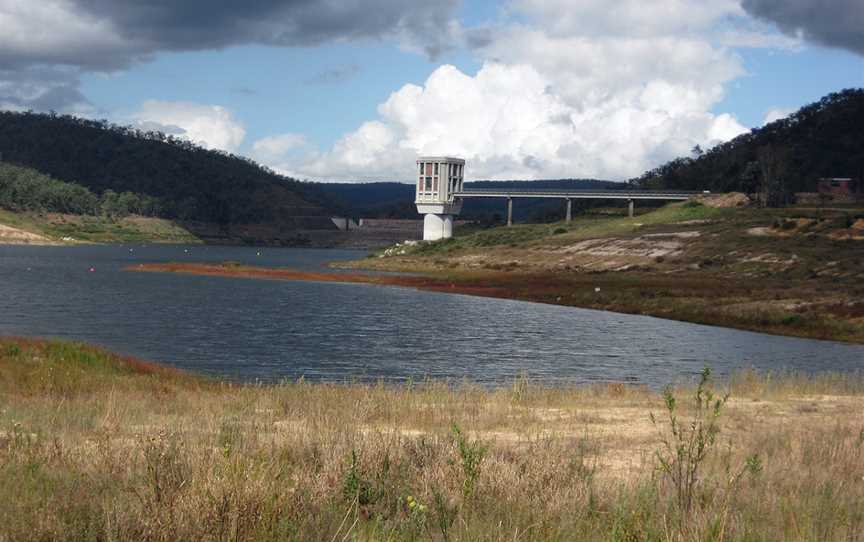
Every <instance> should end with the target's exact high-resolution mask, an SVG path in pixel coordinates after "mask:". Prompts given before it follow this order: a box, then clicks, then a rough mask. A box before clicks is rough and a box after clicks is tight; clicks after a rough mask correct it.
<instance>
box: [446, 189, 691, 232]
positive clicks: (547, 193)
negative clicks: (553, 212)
mask: <svg viewBox="0 0 864 542" xmlns="http://www.w3.org/2000/svg"><path fill="white" fill-rule="evenodd" d="M706 193H708V192H707V191H706V192H695V191H669V190H561V189H557V188H539V189H519V190H511V189H506V188H502V189H498V188H470V189H468V190H462V191H459V192H455V193H453V197H454V198H507V225H508V226H512V225H513V199H514V198H553V199H563V200H565V201H566V202H567V222H570V221H571V220H572V218H573V207H572V206H573V200H574V199H619V200H627V215H628V216H629V217H631V218H632V217H633V209H634V207H635V204H634V202H635V201H636V200H661V201H684V200H688V199H690V198H692V197H693V196H697V195H701V194H706Z"/></svg>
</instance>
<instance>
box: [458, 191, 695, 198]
mask: <svg viewBox="0 0 864 542" xmlns="http://www.w3.org/2000/svg"><path fill="white" fill-rule="evenodd" d="M703 193H704V192H688V191H667V190H658V191H652V190H558V189H551V188H550V189H543V188H540V189H533V190H499V189H482V188H474V189H470V190H463V191H462V192H456V193H455V194H453V196H454V197H457V198H558V199H626V200H636V199H641V200H687V199H690V198H691V197H693V196H696V195H700V194H703Z"/></svg>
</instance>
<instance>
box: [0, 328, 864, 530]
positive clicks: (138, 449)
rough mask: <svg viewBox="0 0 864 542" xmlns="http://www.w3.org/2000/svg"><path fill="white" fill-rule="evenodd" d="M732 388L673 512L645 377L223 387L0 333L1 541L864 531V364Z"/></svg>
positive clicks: (683, 392)
mask: <svg viewBox="0 0 864 542" xmlns="http://www.w3.org/2000/svg"><path fill="white" fill-rule="evenodd" d="M719 387H720V388H723V389H725V387H726V385H721V386H719ZM728 388H729V391H730V392H731V399H730V400H729V402H728V403H727V405H726V407H725V409H724V410H723V412H722V413H721V417H720V418H719V423H720V428H721V431H720V433H719V436H718V441H717V444H716V446H715V447H714V448H713V449H712V450H711V452H710V453H709V454H708V456H707V457H706V459H705V461H704V464H703V465H702V471H701V473H702V475H701V476H700V482H699V484H698V486H697V490H696V494H695V499H694V503H695V504H694V505H693V506H692V508H690V509H689V510H684V509H681V507H680V506H679V505H678V504H676V500H675V498H674V488H673V487H671V485H670V483H669V481H668V480H667V479H666V478H664V477H663V476H662V474H661V473H660V472H659V471H658V470H657V462H656V456H655V453H656V452H657V451H658V450H660V449H661V438H662V436H663V435H665V436H667V437H668V436H669V435H668V433H666V431H667V430H668V426H667V424H665V422H664V421H663V420H664V419H665V418H664V416H665V410H664V403H663V398H662V397H661V396H660V394H658V393H655V392H652V391H649V390H645V389H641V388H632V387H627V386H623V385H617V384H612V385H604V386H594V387H575V388H557V387H545V386H540V385H535V384H532V383H531V382H528V381H525V380H517V381H515V382H512V383H510V384H508V385H506V386H502V387H500V388H497V389H491V390H490V389H483V388H480V387H476V386H473V385H471V384H468V383H465V384H463V385H459V386H448V385H445V384H443V383H440V382H422V383H416V384H405V385H400V386H389V385H383V384H380V385H332V384H311V383H306V382H293V383H285V384H282V385H276V386H251V385H250V386H237V385H229V384H225V383H220V382H214V381H208V380H203V379H198V378H194V377H191V376H189V375H185V374H182V373H178V372H176V371H171V370H166V369H162V368H159V367H158V366H153V365H149V364H145V363H141V362H139V361H136V360H131V359H128V358H120V357H117V356H113V355H111V354H109V353H106V352H104V351H101V350H99V349H94V348H91V347H86V346H82V345H77V344H69V343H58V342H43V341H33V340H20V339H2V340H0V540H34V539H36V540H62V539H69V540H80V539H94V540H126V539H148V540H168V539H172V540H176V539H183V540H186V539H201V540H228V539H231V540H240V539H242V540H259V539H280V540H282V539H292V540H349V539H357V540H414V539H418V540H428V539H433V540H682V541H683V540H861V539H862V536H864V534H862V533H864V415H862V414H864V376H862V375H860V374H858V375H823V376H818V377H808V376H804V375H795V374H782V375H760V374H755V373H749V372H748V373H740V374H738V375H736V376H735V378H733V379H732V380H731V381H730V382H729V383H728ZM692 392H693V390H692V389H680V390H676V396H677V397H678V400H679V403H680V405H681V407H682V408H683V409H684V410H683V411H681V412H680V413H679V415H680V416H681V417H682V419H683V420H689V419H690V416H691V415H692V410H691V409H689V407H688V406H687V404H688V403H689V401H688V399H687V398H688V396H690V395H691V394H692ZM651 412H653V413H655V414H656V415H657V419H658V422H659V424H658V426H654V425H653V424H652V423H651V421H650V418H649V413H651ZM454 428H458V429H454ZM754 454H757V455H758V457H759V459H760V461H761V465H762V469H761V471H759V470H758V469H751V470H749V471H747V472H744V471H742V470H741V469H742V466H743V465H744V464H745V458H746V457H748V456H752V455H754ZM739 472H744V474H742V475H741V476H740V477H737V478H736V474H738V473H739ZM409 496H410V497H411V499H408V497H409ZM412 502H413V503H414V504H411V503H412Z"/></svg>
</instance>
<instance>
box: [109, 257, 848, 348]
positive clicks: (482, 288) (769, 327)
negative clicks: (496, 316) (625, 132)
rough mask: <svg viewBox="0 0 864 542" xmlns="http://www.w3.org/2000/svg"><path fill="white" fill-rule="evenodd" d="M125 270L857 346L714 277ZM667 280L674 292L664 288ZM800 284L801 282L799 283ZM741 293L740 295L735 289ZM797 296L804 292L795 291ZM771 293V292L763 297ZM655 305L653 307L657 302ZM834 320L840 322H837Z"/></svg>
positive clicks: (184, 267) (181, 266) (829, 321)
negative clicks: (614, 317) (373, 291)
mask: <svg viewBox="0 0 864 542" xmlns="http://www.w3.org/2000/svg"><path fill="white" fill-rule="evenodd" d="M125 270H126V271H139V272H158V273H183V274H192V275H207V276H220V277H234V278H249V279H263V280H300V281H314V282H336V283H340V282H341V283H354V284H371V285H378V286H401V287H406V288H415V289H418V290H425V291H433V292H445V293H453V294H463V295H475V296H481V297H493V298H501V299H516V300H520V301H529V302H535V303H547V304H553V305H563V306H570V307H580V308H586V309H595V310H605V311H612V312H619V313H626V314H643V315H649V316H655V317H659V318H666V319H670V320H678V321H683V322H690V323H695V324H703V325H713V326H720V327H727V328H735V329H743V330H748V331H757V332H761V333H770V334H775V335H785V336H793V337H805V338H812V339H822V340H833V341H842V342H852V343H859V344H861V343H864V335H862V334H861V333H860V332H853V333H845V332H838V328H837V326H836V323H837V322H838V321H845V322H853V321H854V319H853V318H852V317H851V316H850V317H848V318H847V317H846V316H844V315H840V314H838V315H834V314H831V313H830V311H828V310H827V309H826V312H825V314H821V313H817V318H813V317H810V318H808V319H807V325H805V326H800V325H798V326H796V325H794V324H788V323H786V322H784V321H779V322H777V321H771V320H768V319H765V318H764V317H763V316H762V313H761V312H759V311H755V312H752V314H751V313H746V312H734V313H730V312H729V311H724V310H723V308H722V306H716V305H717V304H716V303H714V300H715V299H716V295H717V292H719V291H725V292H727V295H728V294H729V293H730V292H732V293H734V295H736V296H739V297H742V298H745V299H752V300H756V299H761V298H765V299H762V301H763V302H765V300H766V299H767V300H768V301H767V302H770V299H768V298H770V297H771V296H773V295H774V294H771V295H769V296H768V297H766V295H768V294H765V292H762V293H761V294H760V293H759V292H755V293H754V291H753V290H752V289H750V287H749V286H747V285H741V284H740V283H732V282H729V281H727V280H722V279H720V278H718V277H714V278H709V277H707V276H704V274H698V275H697V276H675V277H664V276H651V275H645V274H640V275H638V276H636V275H633V276H630V275H627V274H626V273H617V274H605V275H582V274H555V273H512V272H510V273H508V272H498V271H489V270H484V271H482V272H480V271H477V272H465V271H461V272H454V273H452V274H450V273H447V274H443V273H442V272H439V273H440V274H439V275H438V276H434V275H374V274H366V273H355V272H345V273H327V272H315V271H300V270H297V269H290V268H267V267H254V266H244V265H236V264H213V263H170V262H169V263H149V264H138V265H134V266H129V267H126V268H125ZM673 283H674V288H672V287H671V286H672V285H673ZM799 286H800V285H799ZM673 290H674V291H677V292H680V293H682V294H683V295H685V296H686V300H685V301H684V302H678V301H677V300H676V298H675V297H668V298H664V297H663V296H662V295H660V294H664V293H666V292H669V291H673ZM739 290H740V291H739ZM802 292H803V290H802ZM769 293H770V292H769ZM658 300H659V303H657V302H655V301H658ZM838 319H839V320H838Z"/></svg>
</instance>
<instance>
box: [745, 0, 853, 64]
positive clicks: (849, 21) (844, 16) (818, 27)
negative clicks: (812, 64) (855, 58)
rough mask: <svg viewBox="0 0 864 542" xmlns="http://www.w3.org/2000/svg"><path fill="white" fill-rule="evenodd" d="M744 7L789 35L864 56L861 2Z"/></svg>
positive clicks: (783, 0) (809, 0) (752, 2)
mask: <svg viewBox="0 0 864 542" xmlns="http://www.w3.org/2000/svg"><path fill="white" fill-rule="evenodd" d="M741 5H742V7H743V8H744V9H745V10H746V11H747V12H748V13H750V14H751V15H753V16H754V17H758V18H760V19H762V20H765V21H769V22H771V23H774V24H775V25H777V27H778V28H780V30H782V31H783V32H785V33H786V34H788V35H791V36H797V37H801V38H803V39H806V40H809V41H812V42H815V43H818V44H821V45H827V46H829V47H837V48H841V49H847V50H849V51H852V52H853V53H858V54H864V30H862V29H864V2H862V1H861V0H742V3H741Z"/></svg>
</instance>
